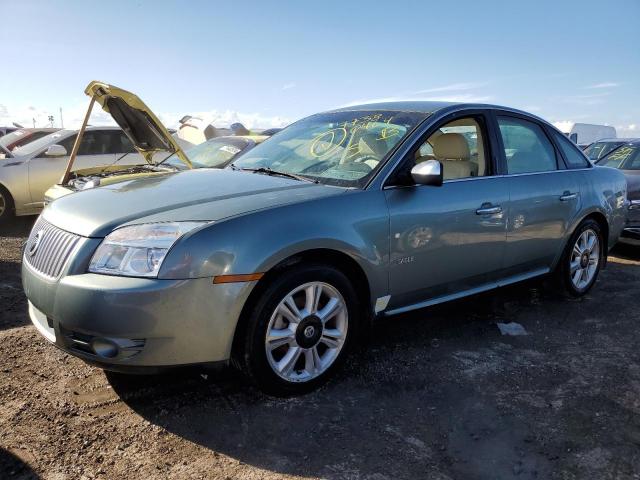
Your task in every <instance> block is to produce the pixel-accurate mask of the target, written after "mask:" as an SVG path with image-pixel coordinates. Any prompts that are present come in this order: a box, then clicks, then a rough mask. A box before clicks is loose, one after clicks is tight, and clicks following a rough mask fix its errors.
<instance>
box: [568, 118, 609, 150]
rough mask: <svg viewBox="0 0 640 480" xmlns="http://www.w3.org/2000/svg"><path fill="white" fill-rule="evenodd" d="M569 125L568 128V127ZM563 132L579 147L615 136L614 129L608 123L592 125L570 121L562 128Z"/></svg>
mask: <svg viewBox="0 0 640 480" xmlns="http://www.w3.org/2000/svg"><path fill="white" fill-rule="evenodd" d="M569 126H570V127H571V128H570V129H569V128H568V127H569ZM562 131H563V132H564V134H565V135H566V136H567V137H569V138H570V139H571V140H572V141H573V142H574V143H576V144H577V145H579V146H580V147H581V148H586V147H588V146H589V145H591V144H592V143H593V142H597V141H598V140H602V139H603V138H617V133H616V129H615V128H614V127H612V126H610V125H594V124H591V123H572V124H569V125H566V126H564V125H563V128H562Z"/></svg>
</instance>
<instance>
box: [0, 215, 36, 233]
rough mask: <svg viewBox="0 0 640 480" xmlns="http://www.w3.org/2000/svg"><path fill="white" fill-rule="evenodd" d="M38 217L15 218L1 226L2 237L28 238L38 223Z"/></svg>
mask: <svg viewBox="0 0 640 480" xmlns="http://www.w3.org/2000/svg"><path fill="white" fill-rule="evenodd" d="M36 218H38V217H36V216H34V215H29V216H26V217H15V218H12V219H10V220H9V221H7V223H5V224H2V225H0V237H13V238H15V237H26V236H28V235H29V231H31V227H33V223H34V222H35V221H36Z"/></svg>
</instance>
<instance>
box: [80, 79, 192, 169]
mask: <svg viewBox="0 0 640 480" xmlns="http://www.w3.org/2000/svg"><path fill="white" fill-rule="evenodd" d="M84 93H86V94H87V95H88V96H89V97H91V98H92V99H93V100H95V101H96V102H98V103H99V104H100V105H101V106H102V109H103V110H104V111H105V112H107V113H109V114H110V115H111V116H112V117H113V119H114V120H115V121H116V123H117V124H118V125H119V126H120V128H122V130H123V131H124V133H125V134H126V135H127V137H129V139H130V140H131V142H132V143H133V146H134V147H135V149H136V150H137V151H138V152H139V153H140V154H141V155H142V156H143V157H144V158H145V160H146V161H147V162H148V163H154V160H153V158H154V155H155V154H156V153H158V152H167V153H168V154H174V153H175V154H176V155H177V156H178V158H180V160H182V162H183V163H185V164H186V165H187V166H188V167H189V168H191V167H192V165H191V162H190V161H189V159H188V158H187V156H186V155H185V153H184V151H183V150H182V149H181V148H180V146H179V145H178V143H177V142H176V140H175V139H174V138H173V137H172V136H171V134H170V133H169V131H168V130H167V129H166V128H165V126H164V125H163V124H162V122H160V120H158V117H156V116H155V114H154V113H153V112H152V111H151V109H150V108H149V107H147V105H145V103H144V102H143V101H142V100H140V98H139V97H138V96H137V95H135V94H133V93H131V92H128V91H126V90H123V89H121V88H118V87H116V86H113V85H109V84H107V83H103V82H97V81H93V82H91V83H90V84H89V85H87V88H85V90H84Z"/></svg>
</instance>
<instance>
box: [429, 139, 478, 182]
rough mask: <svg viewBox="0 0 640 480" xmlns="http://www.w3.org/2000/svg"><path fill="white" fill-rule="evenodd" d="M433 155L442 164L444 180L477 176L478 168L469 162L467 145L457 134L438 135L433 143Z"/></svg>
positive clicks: (469, 154) (469, 155)
mask: <svg viewBox="0 0 640 480" xmlns="http://www.w3.org/2000/svg"><path fill="white" fill-rule="evenodd" d="M433 154H434V155H435V157H436V159H437V160H439V161H440V162H442V167H443V179H444V180H451V179H455V178H467V177H475V176H477V175H478V166H477V165H476V164H475V163H473V162H471V161H470V158H471V153H470V152H469V144H468V143H467V140H466V139H465V138H464V136H463V135H461V134H459V133H443V134H442V135H439V136H438V137H437V138H436V139H435V140H434V142H433Z"/></svg>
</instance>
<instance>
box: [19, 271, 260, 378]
mask: <svg viewBox="0 0 640 480" xmlns="http://www.w3.org/2000/svg"><path fill="white" fill-rule="evenodd" d="M22 278H23V286H24V290H25V293H26V295H27V298H28V299H29V316H30V318H31V321H32V322H33V324H34V325H35V327H36V328H37V329H38V331H39V332H40V333H41V334H42V335H43V336H44V337H45V338H46V339H47V340H48V341H50V342H52V343H54V344H55V345H56V346H57V347H58V348H60V349H62V350H64V351H66V352H68V353H70V354H72V355H74V356H76V357H79V358H81V359H83V360H85V361H87V362H89V363H91V364H95V365H98V366H100V367H102V368H106V369H109V370H115V371H126V372H132V373H137V372H140V371H142V372H144V371H157V370H159V369H164V368H166V367H172V366H184V365H191V364H214V363H219V362H226V361H227V360H228V359H229V357H230V354H231V346H232V342H233V336H234V333H235V329H236V324H237V322H238V318H239V317H240V312H241V310H242V307H243V305H244V303H245V301H246V299H247V297H248V295H249V293H250V291H251V288H252V286H253V285H252V284H248V283H229V284H219V285H213V284H212V281H211V279H210V278H199V279H190V280H158V279H142V278H125V277H114V276H105V275H96V274H90V273H84V274H79V275H68V276H63V277H62V278H61V279H60V280H59V281H56V282H52V281H49V280H48V279H46V278H43V277H41V276H40V275H39V274H38V273H37V272H35V271H33V270H32V269H31V267H29V266H28V265H26V264H24V263H23V267H22Z"/></svg>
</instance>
